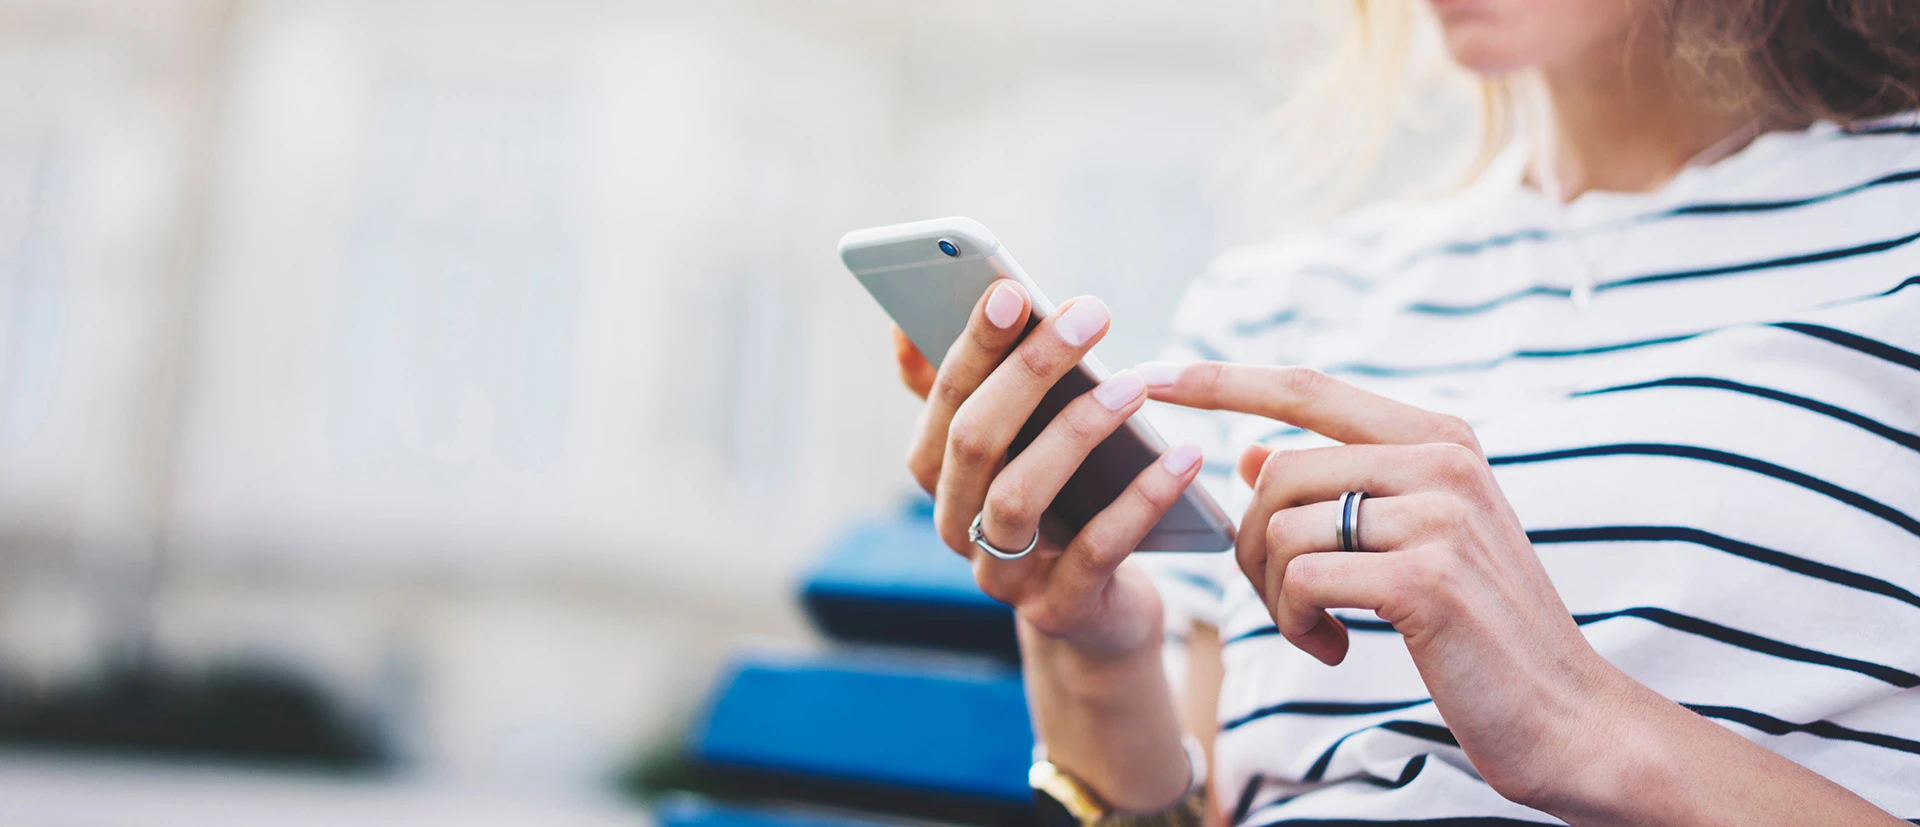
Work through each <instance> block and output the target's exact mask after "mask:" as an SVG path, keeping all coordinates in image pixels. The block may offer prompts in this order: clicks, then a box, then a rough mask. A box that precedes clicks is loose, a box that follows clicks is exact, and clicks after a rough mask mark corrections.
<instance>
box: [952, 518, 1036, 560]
mask: <svg viewBox="0 0 1920 827" xmlns="http://www.w3.org/2000/svg"><path fill="white" fill-rule="evenodd" d="M986 518H987V512H985V511H982V512H980V513H978V514H975V515H973V524H972V525H969V526H967V539H969V540H972V541H973V545H974V547H976V548H978V549H980V550H981V551H984V552H986V553H988V554H991V555H993V556H994V558H996V559H999V560H1018V559H1020V558H1022V557H1025V556H1027V555H1029V554H1032V553H1033V550H1034V548H1036V547H1038V546H1039V545H1040V529H1038V528H1035V529H1034V530H1033V539H1031V540H1028V541H1027V547H1026V548H1023V549H1021V550H1019V551H1006V550H1004V549H1001V548H999V547H998V546H995V545H994V544H992V543H989V542H987V535H986V532H985V531H983V530H982V529H981V528H980V522H981V521H982V520H985V519H986Z"/></svg>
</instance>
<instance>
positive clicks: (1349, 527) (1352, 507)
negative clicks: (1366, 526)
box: [1336, 491, 1367, 551]
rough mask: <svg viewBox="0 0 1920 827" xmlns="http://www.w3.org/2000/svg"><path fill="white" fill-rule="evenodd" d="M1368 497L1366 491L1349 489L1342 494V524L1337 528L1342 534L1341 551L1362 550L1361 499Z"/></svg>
mask: <svg viewBox="0 0 1920 827" xmlns="http://www.w3.org/2000/svg"><path fill="white" fill-rule="evenodd" d="M1366 498H1367V492H1365V491H1348V492H1347V493H1345V494H1341V495H1340V516H1339V519H1340V524H1339V525H1338V526H1337V528H1336V530H1337V531H1338V532H1339V536H1340V550H1341V551H1359V550H1360V501H1361V500H1364V499H1366Z"/></svg>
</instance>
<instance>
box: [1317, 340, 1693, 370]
mask: <svg viewBox="0 0 1920 827" xmlns="http://www.w3.org/2000/svg"><path fill="white" fill-rule="evenodd" d="M1724 329H1725V328H1715V329H1713V330H1702V331H1698V332H1695V333H1681V334H1678V335H1674V336H1659V337H1656V338H1652V339H1636V340H1634V341H1631V342H1615V343H1613V344H1607V345H1589V346H1587V347H1576V348H1558V349H1546V348H1528V349H1526V350H1516V351H1514V352H1512V353H1509V354H1506V355H1504V356H1497V357H1494V358H1492V359H1487V360H1483V361H1476V362H1455V363H1453V364H1446V365H1418V366H1414V367H1393V366H1388V365H1368V364H1346V365H1334V366H1332V367H1329V368H1327V369H1326V372H1327V373H1329V374H1340V373H1345V374H1355V375H1359V376H1381V377H1409V376H1432V375H1436V374H1442V373H1463V372H1466V371H1475V370H1490V369H1492V368H1497V367H1499V366H1501V365H1504V364H1506V363H1507V362H1510V361H1513V360H1515V359H1564V358H1567V357H1570V356H1594V355H1598V354H1602V353H1615V352H1618V351H1622V350H1635V349H1638V348H1643V347H1655V346H1658V345H1670V344H1673V343H1675V342H1684V341H1687V340H1688V339H1696V338H1699V337H1701V336H1705V335H1707V334H1709V333H1715V332H1718V331H1720V330H1724Z"/></svg>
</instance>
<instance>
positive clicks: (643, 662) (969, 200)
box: [0, 0, 1339, 785]
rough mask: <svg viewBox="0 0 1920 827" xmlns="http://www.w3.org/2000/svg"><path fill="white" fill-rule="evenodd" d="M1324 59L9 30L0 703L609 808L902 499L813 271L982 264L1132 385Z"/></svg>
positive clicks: (1063, 45) (734, 32)
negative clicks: (313, 689) (355, 743)
mask: <svg viewBox="0 0 1920 827" xmlns="http://www.w3.org/2000/svg"><path fill="white" fill-rule="evenodd" d="M1321 5H1323V6H1324V5H1327V4H1321ZM1332 5H1333V6H1335V10H1336V11H1337V7H1338V5H1339V4H1332ZM1323 11H1326V9H1324V8H1317V9H1315V10H1314V12H1315V14H1314V15H1313V17H1314V18H1315V19H1317V18H1318V17H1319V16H1321V15H1320V14H1319V13H1318V12H1323ZM1325 36H1326V35H1325V31H1324V28H1322V27H1320V26H1319V25H1318V24H1317V23H1310V21H1309V20H1308V15H1307V13H1306V12H1305V11H1302V10H1298V9H1296V8H1295V7H1293V6H1289V5H1285V4H1274V3H1265V2H1257V0H1221V1H1220V2H1211V3H1204V4H1174V3H1146V2H1111V1H1106V2H1095V0H1046V2H1015V0H989V2H976V3H939V2H931V0H915V1H914V2H898V1H897V0H805V1H804V2H793V1H792V0H722V1H721V2H665V1H664V0H661V1H660V2H614V1H613V0H561V1H560V2H531V1H530V0H519V2H508V1H507V0H483V1H482V2H472V1H471V0H469V1H468V2H453V1H452V0H383V1H382V2H373V1H372V0H141V1H140V2H133V0H124V2H113V1H112V0H8V1H7V2H0V674H4V675H6V676H7V677H8V678H9V679H11V680H16V681H23V682H27V683H29V684H36V683H37V684H49V683H53V682H57V681H61V680H66V679H72V678H75V677H77V676H84V675H87V674H89V673H93V672H97V671H98V670H100V669H102V668H104V667H106V666H108V665H110V664H112V663H113V662H115V661H116V660H117V659H125V658H150V659H154V660H158V661H161V662H165V663H169V664H176V665H179V666H180V667H181V668H189V669H191V668H197V667H199V666H204V665H208V664H213V663H217V662H224V661H232V660H247V661H252V662H263V663H268V664H272V665H277V666H280V667H282V668H286V669H290V670H294V671H296V672H298V673H299V674H302V675H307V676H310V677H311V678H312V679H314V680H316V681H317V682H319V683H320V684H321V685H322V686H324V687H326V688H327V689H328V691H330V692H332V693H335V694H336V695H337V696H338V697H339V698H340V699H342V702H343V703H345V704H347V705H348V706H349V707H350V708H351V709H353V710H356V712H357V714H360V715H364V716H365V717H366V718H367V719H368V720H370V721H374V722H377V723H378V724H379V725H380V726H381V728H382V732H383V733H384V734H385V736H386V737H387V738H389V739H390V740H391V742H392V744H393V745H394V748H395V749H396V750H398V751H399V752H400V754H401V755H402V756H403V757H404V758H405V759H406V760H407V761H408V762H409V763H410V764H411V765H413V766H415V767H417V768H419V769H421V770H423V771H426V772H432V773H452V774H457V775H461V776H463V777H475V778H485V779H498V780H500V781H502V782H506V783H513V784H528V785H556V784H557V785H573V784H581V783H591V782H594V781H597V780H599V779H601V778H604V777H606V776H607V775H608V774H609V773H611V772H613V771H614V770H615V769H616V768H618V767H619V766H620V765H622V764H623V763H624V762H626V761H628V760H630V759H631V758H632V757H633V756H634V755H635V754H636V753H637V752H638V751H640V750H642V749H644V748H646V745H647V744H649V743H656V742H659V741H660V740H661V739H665V738H669V737H671V736H672V735H673V733H674V729H675V726H676V723H677V722H678V721H680V720H681V719H682V718H683V717H684V716H685V713H686V711H687V709H688V708H689V706H690V705H691V704H693V703H695V702H696V700H697V698H698V695H699V692H700V690H701V688H702V687H703V686H704V685H705V684H706V682H707V681H708V678H709V676H710V674H711V670H712V669H713V667H714V665H715V664H716V663H717V662H718V661H719V658H720V657H721V656H722V654H723V652H724V651H725V649H726V647H728V646H730V645H733V644H734V643H735V642H737V641H738V640H740V639H741V638H742V637H743V636H747V637H753V636H759V637H770V638H782V639H791V640H803V639H804V638H805V635H806V633H805V631H804V629H803V628H802V626H801V624H800V622H799V620H798V615H797V612H796V611H795V610H794V609H793V608H792V600H791V595H790V593H789V592H790V583H791V580H792V578H793V576H794V574H795V572H796V571H797V570H798V569H799V568H800V567H801V566H803V565H804V564H805V562H806V561H807V559H808V557H809V555H810V554H811V553H812V552H813V551H814V550H816V549H817V548H818V547H819V545H820V544H821V543H822V542H824V541H825V540H826V539H828V538H829V537H831V536H832V534H833V532H834V531H835V530H836V529H837V528H838V527H839V526H841V525H843V524H844V523H845V521H846V520H848V519H849V518H851V517H853V516H855V515H858V514H862V513H867V512H872V511H874V510H879V509H887V508H891V507H893V506H894V503H895V502H896V501H897V500H898V498H899V497H900V496H901V495H902V494H903V492H904V491H906V489H907V482H906V480H905V475H904V473H903V470H902V467H901V462H900V456H901V454H902V452H903V448H904V445H905V442H906V438H907V434H908V431H909V428H910V426H911V423H912V420H913V412H914V410H915V403H914V401H913V400H912V399H910V398H909V397H908V395H907V394H906V393H905V392H904V391H902V390H900V389H899V388H898V386H897V383H896V381H895V379H894V377H893V370H892V366H891V354H890V351H889V347H888V339H887V334H886V329H887V322H886V320H885V317H884V315H883V314H882V313H881V312H880V310H879V309H878V307H877V306H875V305H874V304H873V303H872V302H871V301H870V300H869V299H868V298H867V297H866V295H865V294H864V293H862V292H861V291H860V290H859V288H858V285H857V284H856V283H855V282H854V281H853V280H852V279H851V278H850V277H848V276H847V274H846V273H845V272H844V270H843V269H842V268H841V267H840V265H839V263H838V261H837V260H836V258H835V257H834V254H833V250H834V242H835V240H836V239H837V238H838V236H839V235H840V234H841V233H842V232H844V231H846V230H848V229H852V228H855V227H860V226H868V225H873V224H879V223H886V222H892V221H899V220H908V219H915V218H925V217H932V216H937V215H950V214H965V215H969V216H972V217H975V218H978V219H980V220H982V221H984V222H986V223H987V224H988V225H989V226H992V227H995V228H996V229H997V230H998V232H999V233H1000V234H1001V236H1002V237H1003V238H1004V239H1005V240H1006V241H1007V242H1008V244H1009V246H1010V247H1012V248H1013V249H1015V250H1016V251H1017V252H1018V254H1019V256H1020V258H1021V260H1022V261H1023V263H1024V264H1025V265H1026V267H1027V268H1028V269H1029V271H1030V272H1031V273H1033V275H1034V276H1035V277H1036V278H1037V279H1038V280H1040V281H1041V282H1042V284H1044V285H1046V286H1047V287H1048V289H1049V291H1050V292H1052V293H1053V294H1054V296H1053V297H1054V298H1055V299H1060V298H1065V297H1067V296H1070V295H1074V294H1079V293H1098V294H1100V295H1102V296H1103V297H1105V298H1106V299H1108V301H1109V303H1110V304H1111V305H1112V306H1113V308H1114V312H1115V316H1116V324H1115V333H1114V336H1113V337H1112V339H1111V340H1110V341H1109V342H1108V343H1107V344H1105V345H1103V346H1102V354H1103V356H1104V357H1105V358H1107V360H1108V361H1109V363H1110V364H1128V363H1131V362H1133V361H1137V360H1140V359H1144V358H1147V357H1149V356H1150V355H1151V354H1152V353H1153V351H1154V349H1155V347H1156V343H1157V341H1158V338H1159V335H1160V333H1161V331H1162V330H1163V329H1164V326H1165V323H1166V320H1167V317H1168V315H1169V314H1170V312H1171V309H1172V300H1173V298H1174V297H1175V296H1176V295H1177V294H1178V292H1179V291H1180V289H1181V288H1182V286H1183V285H1184V284H1185V282H1186V281H1187V280H1188V279H1190V278H1191V277H1193V276H1194V275H1196V274H1197V273H1198V272H1199V270H1200V268H1201V267H1202V266H1203V265H1204V263H1205V261H1206V260H1207V259H1208V258H1209V257H1210V256H1211V255H1212V254H1213V253H1214V252H1216V251H1217V250H1218V249H1219V248H1220V247H1221V246H1223V245H1225V244H1227V243H1230V242H1233V241H1236V240H1240V239H1241V238H1243V237H1244V236H1245V234H1246V228H1245V227H1244V226H1240V225H1238V224H1236V222H1235V220H1234V216H1232V215H1231V214H1229V211H1228V210H1227V207H1228V206H1229V205H1230V203H1231V200H1232V199H1231V198H1230V197H1229V196H1230V194H1231V193H1230V189H1231V188H1230V186H1228V184H1227V182H1228V181H1229V180H1230V178H1231V167H1230V165H1231V163H1232V160H1233V159H1234V158H1235V157H1237V154H1243V153H1244V152H1245V151H1246V148H1247V142H1248V141H1249V140H1250V139H1251V138H1252V137H1253V136H1254V128H1253V127H1254V124H1255V123H1256V121H1257V120H1258V119H1259V118H1260V117H1261V116H1262V115H1263V114H1264V113H1265V112H1266V111H1267V110H1269V109H1270V108H1271V107H1272V106H1273V104H1274V103H1275V102H1276V101H1277V100H1278V99H1279V97H1280V94H1281V92H1282V91H1283V90H1284V82H1285V80H1286V79H1287V78H1288V77H1290V74H1289V73H1290V72H1291V71H1292V69H1293V67H1296V66H1298V65H1299V64H1300V63H1301V62H1302V61H1303V60H1305V59H1306V58H1308V57H1311V55H1312V53H1313V52H1314V51H1315V48H1316V44H1318V43H1319V42H1321V41H1322V40H1324V39H1325Z"/></svg>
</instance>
